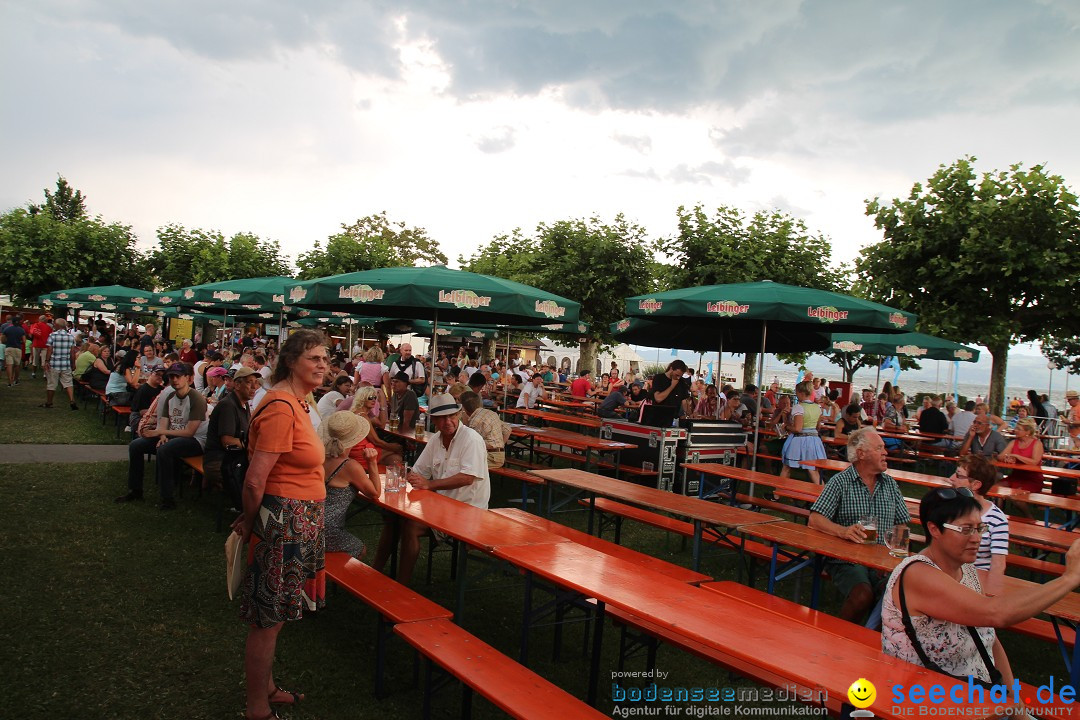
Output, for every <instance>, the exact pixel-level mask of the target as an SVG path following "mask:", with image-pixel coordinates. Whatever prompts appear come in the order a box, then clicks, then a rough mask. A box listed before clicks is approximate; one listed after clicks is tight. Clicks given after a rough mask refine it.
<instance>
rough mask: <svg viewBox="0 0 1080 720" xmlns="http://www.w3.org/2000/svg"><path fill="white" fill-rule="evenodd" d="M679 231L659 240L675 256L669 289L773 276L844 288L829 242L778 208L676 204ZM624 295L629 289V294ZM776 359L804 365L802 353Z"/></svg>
mask: <svg viewBox="0 0 1080 720" xmlns="http://www.w3.org/2000/svg"><path fill="white" fill-rule="evenodd" d="M677 214H678V228H679V231H678V233H677V234H676V235H675V236H673V237H671V238H667V239H665V240H662V241H660V242H659V243H658V245H657V247H658V249H659V250H660V251H661V252H663V253H664V254H665V255H667V256H668V257H669V258H671V259H672V260H674V264H673V266H672V267H671V270H670V271H668V278H667V280H668V282H670V286H669V287H671V288H680V287H695V286H698V285H721V284H725V283H739V282H758V281H760V280H772V281H774V282H781V283H786V284H788V285H799V286H802V287H810V288H817V289H820V290H833V291H839V292H844V291H846V287H845V285H846V284H847V276H848V272H849V271H848V269H847V268H846V267H845V266H843V265H840V266H839V267H833V266H832V264H831V263H832V245H831V244H830V242H829V239H828V238H827V237H826V236H824V235H821V234H814V233H811V232H810V231H809V230H807V228H806V223H804V222H803V221H802V220H800V219H798V218H795V217H792V216H791V215H789V214H788V213H785V212H782V211H780V210H772V211H759V212H757V213H755V214H754V215H753V216H751V217H747V216H746V215H745V214H744V213H743V212H742V211H741V210H739V209H738V208H734V207H730V206H724V205H722V206H720V207H718V208H717V209H716V212H715V213H714V214H713V215H712V216H711V217H710V216H709V215H708V213H706V211H705V209H704V208H703V207H702V206H701V205H696V206H694V208H693V209H692V210H687V209H686V208H685V207H684V206H680V207H679V209H678V211H677ZM628 294H629V293H628ZM781 359H784V360H786V361H789V362H796V363H804V362H805V361H806V355H805V354H795V355H785V356H782V358H781ZM756 364H757V353H747V354H746V358H745V361H744V364H743V382H744V384H748V383H750V382H752V378H753V377H754V376H755V374H756V368H755V365H756Z"/></svg>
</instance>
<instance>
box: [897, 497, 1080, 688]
mask: <svg viewBox="0 0 1080 720" xmlns="http://www.w3.org/2000/svg"><path fill="white" fill-rule="evenodd" d="M919 518H920V520H921V522H922V525H923V527H924V528H925V529H926V534H927V538H928V539H929V541H930V542H929V544H928V545H927V546H926V547H925V548H924V549H923V551H922V552H921V553H919V554H917V555H911V556H910V557H908V558H906V559H905V560H904V561H903V562H901V563H900V564H899V565H897V566H896V568H895V569H894V570H893V572H892V575H891V576H890V577H889V581H888V583H887V584H886V586H885V597H884V599H883V601H882V608H881V623H882V626H881V648H882V650H883V651H884V652H885V653H886V654H888V655H892V656H894V657H898V658H900V659H901V660H906V661H908V662H910V663H914V664H916V665H920V666H922V667H927V668H930V669H932V670H936V671H938V672H942V673H945V674H948V675H951V676H953V677H956V678H957V679H960V680H963V681H965V682H966V681H967V677H968V676H969V675H970V676H972V677H974V678H975V681H976V682H979V681H980V680H981V681H983V682H993V683H1006V684H1009V683H1012V681H1013V672H1012V668H1011V667H1010V666H1009V659H1008V657H1007V656H1006V655H1005V650H1004V648H1002V646H1001V642H1000V641H999V640H998V638H997V633H996V631H995V630H994V628H1001V627H1009V626H1011V625H1015V624H1016V623H1018V622H1021V621H1022V620H1026V619H1028V618H1030V617H1033V616H1034V615H1037V614H1038V613H1040V612H1042V611H1043V610H1045V609H1046V608H1047V607H1049V606H1050V605H1052V604H1054V603H1055V602H1057V601H1058V600H1060V599H1061V598H1063V597H1065V595H1067V594H1068V593H1069V592H1071V591H1072V590H1073V589H1074V588H1076V586H1077V585H1080V542H1078V543H1073V545H1072V547H1070V548H1069V551H1068V553H1067V554H1066V556H1065V571H1064V572H1063V573H1062V575H1061V576H1060V577H1057V578H1054V579H1053V580H1050V581H1049V582H1046V583H1044V584H1042V585H1035V584H1032V585H1030V586H1028V587H1025V588H1024V589H1022V590H1016V591H1013V592H1008V593H1004V594H1001V595H995V596H989V595H984V594H983V587H982V583H981V581H980V580H979V575H978V573H977V572H976V570H975V565H974V564H973V563H974V562H975V560H976V558H977V557H978V553H979V545H980V542H981V540H982V536H983V535H984V534H985V533H986V531H987V529H988V526H987V524H986V523H985V522H983V519H982V507H981V506H980V504H979V501H978V500H977V499H976V498H975V496H974V494H973V493H972V492H971V490H970V489H968V488H966V487H958V488H955V489H954V488H935V489H933V490H931V491H930V492H928V493H927V494H926V496H925V497H923V499H922V502H921V503H920V504H919Z"/></svg>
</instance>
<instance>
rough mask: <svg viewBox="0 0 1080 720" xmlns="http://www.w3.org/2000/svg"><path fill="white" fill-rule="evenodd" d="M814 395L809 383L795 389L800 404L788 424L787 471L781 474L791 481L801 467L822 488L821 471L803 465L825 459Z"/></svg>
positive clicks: (785, 449) (793, 410)
mask: <svg viewBox="0 0 1080 720" xmlns="http://www.w3.org/2000/svg"><path fill="white" fill-rule="evenodd" d="M813 392H814V386H813V385H812V384H811V383H810V382H809V381H804V382H801V383H799V384H798V385H796V386H795V396H796V397H797V398H798V399H799V401H798V403H796V404H795V405H793V406H792V408H791V414H790V415H789V419H788V421H787V422H786V423H785V428H786V429H787V431H788V433H789V434H788V438H787V440H785V441H784V450H783V458H784V467H783V469H781V470H780V477H789V476H790V475H791V468H799V467H801V468H802V469H803V470H806V473H807V474H808V475H809V476H810V479H811V480H812V481H813V482H815V483H817V484H818V485H820V484H821V475H820V474H819V473H818V470H817V468H815V467H811V466H809V465H804V464H803V462H804V461H806V460H824V459H825V446H824V445H823V444H822V442H821V437H820V436H819V435H818V425H819V423H820V422H821V408H820V407H819V406H818V404H817V403H815V402H813V401H812V400H811V397H812V396H813Z"/></svg>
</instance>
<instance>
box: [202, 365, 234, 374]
mask: <svg viewBox="0 0 1080 720" xmlns="http://www.w3.org/2000/svg"><path fill="white" fill-rule="evenodd" d="M228 372H229V371H228V370H226V369H225V368H223V367H221V366H220V365H218V366H217V367H212V368H210V369H209V370H207V371H206V377H221V376H222V375H227V374H228Z"/></svg>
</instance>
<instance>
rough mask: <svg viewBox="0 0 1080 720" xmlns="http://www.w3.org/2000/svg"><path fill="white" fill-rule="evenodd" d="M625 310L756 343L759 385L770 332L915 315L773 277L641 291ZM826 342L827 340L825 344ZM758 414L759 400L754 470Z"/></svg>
mask: <svg viewBox="0 0 1080 720" xmlns="http://www.w3.org/2000/svg"><path fill="white" fill-rule="evenodd" d="M626 314H627V315H628V316H629V317H631V318H635V317H636V318H647V319H650V320H655V321H657V322H661V323H664V324H665V325H667V326H668V327H669V329H670V332H671V333H673V334H674V333H688V332H698V333H703V334H705V333H708V334H713V335H714V337H715V338H716V341H717V345H718V346H719V347H720V352H721V353H723V350H724V346H723V345H721V342H722V341H723V339H724V333H723V332H722V331H728V332H730V333H732V335H733V337H735V338H739V339H740V341H741V342H745V343H751V344H756V346H757V348H756V351H757V352H759V353H760V356H759V358H758V373H757V376H758V378H757V379H758V386H760V385H761V383H762V374H763V373H764V363H765V353H766V352H767V349H766V348H768V347H769V336H770V335H772V334H780V335H784V334H785V333H805V332H811V333H815V332H826V331H831V330H833V329H839V330H842V331H844V332H878V333H889V332H901V331H903V330H905V329H906V328H910V327H914V325H915V315H913V314H912V313H908V312H904V311H901V310H895V309H893V308H890V307H887V306H885V305H881V304H879V303H875V302H871V301H869V300H863V299H861V298H856V297H851V296H850V295H842V294H840V293H834V292H829V291H827V290H815V289H813V288H804V287H796V286H794V285H785V284H783V283H776V282H772V281H770V280H763V281H761V282H751V283H735V284H727V285H703V286H699V287H692V288H683V289H680V290H669V291H667V292H661V293H654V294H649V295H637V296H634V297H630V298H627V299H626ZM827 346H828V342H827V340H826V344H825V346H824V347H827ZM793 349H794V348H793ZM803 349H812V348H803ZM818 349H821V348H820V347H819V348H818ZM729 352H730V349H729ZM744 352H746V351H744ZM760 419H761V403H758V405H757V413H756V417H755V418H754V448H753V450H754V452H753V460H752V464H751V468H753V469H755V470H756V469H757V445H758V428H759V425H760Z"/></svg>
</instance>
